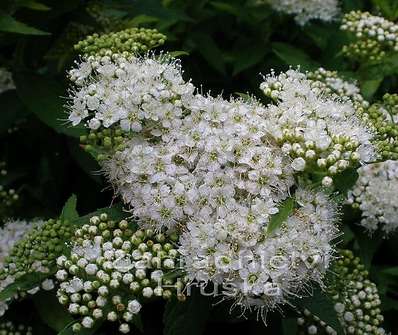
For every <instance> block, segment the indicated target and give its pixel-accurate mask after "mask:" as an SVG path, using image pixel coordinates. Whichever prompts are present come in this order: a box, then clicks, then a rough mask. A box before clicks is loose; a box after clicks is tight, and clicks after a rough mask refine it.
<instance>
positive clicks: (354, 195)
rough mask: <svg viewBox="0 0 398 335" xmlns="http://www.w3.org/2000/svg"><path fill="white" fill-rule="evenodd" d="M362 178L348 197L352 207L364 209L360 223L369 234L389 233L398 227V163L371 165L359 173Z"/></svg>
mask: <svg viewBox="0 0 398 335" xmlns="http://www.w3.org/2000/svg"><path fill="white" fill-rule="evenodd" d="M358 173H359V178H358V181H357V183H356V184H355V185H354V187H353V189H352V191H350V192H349V194H348V200H347V202H348V204H350V205H352V206H353V207H354V208H357V209H360V210H361V212H362V219H361V222H360V224H361V225H362V226H363V227H365V228H366V229H367V230H368V231H369V232H371V233H372V232H374V231H376V230H377V229H378V228H381V229H382V231H383V232H384V233H385V234H389V233H392V232H394V231H395V230H396V229H397V228H398V218H397V212H398V204H397V194H398V161H392V160H388V161H385V162H380V163H374V164H369V165H365V166H363V167H361V168H360V169H359V170H358Z"/></svg>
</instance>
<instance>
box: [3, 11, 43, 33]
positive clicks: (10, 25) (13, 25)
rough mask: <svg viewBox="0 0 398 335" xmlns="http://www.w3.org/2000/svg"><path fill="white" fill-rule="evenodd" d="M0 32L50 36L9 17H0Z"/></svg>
mask: <svg viewBox="0 0 398 335" xmlns="http://www.w3.org/2000/svg"><path fill="white" fill-rule="evenodd" d="M0 31H4V32H7V33H16V34H24V35H50V33H47V32H45V31H42V30H39V29H36V28H34V27H30V26H28V25H27V24H25V23H23V22H19V21H17V20H15V19H14V18H13V17H12V16H10V15H4V14H3V15H0Z"/></svg>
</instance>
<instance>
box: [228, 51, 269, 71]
mask: <svg viewBox="0 0 398 335" xmlns="http://www.w3.org/2000/svg"><path fill="white" fill-rule="evenodd" d="M267 52H268V50H267V48H264V46H257V47H250V46H247V47H246V48H242V49H240V51H239V52H238V54H237V56H236V58H235V60H234V68H233V73H232V74H233V75H234V76H235V75H237V74H238V73H240V72H242V71H244V70H246V69H248V68H250V67H252V66H253V65H256V64H258V63H260V62H261V61H262V60H263V59H264V57H265V55H266V54H267Z"/></svg>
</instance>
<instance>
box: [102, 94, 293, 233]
mask: <svg viewBox="0 0 398 335" xmlns="http://www.w3.org/2000/svg"><path fill="white" fill-rule="evenodd" d="M186 108H187V110H189V111H190V113H189V115H186V116H185V117H184V118H183V119H178V120H176V122H174V124H175V125H174V127H173V128H172V129H170V130H169V132H168V133H166V134H164V135H163V136H162V138H161V141H160V142H158V143H156V142H155V143H151V142H150V141H148V140H145V139H142V138H137V139H134V140H132V141H131V142H130V143H128V144H127V148H126V149H125V150H123V151H120V152H117V153H116V154H115V155H114V156H113V157H112V159H110V160H109V161H107V162H105V164H104V168H105V170H106V171H107V174H108V176H109V179H110V181H111V182H112V184H113V185H114V186H116V187H117V190H118V191H119V193H120V194H121V195H122V197H123V199H124V201H125V203H128V204H131V206H132V208H133V213H134V215H136V216H137V217H139V218H140V219H141V220H142V221H144V222H145V221H146V223H147V224H149V225H152V226H154V227H155V228H156V229H160V228H162V227H167V228H175V227H176V226H177V225H178V224H180V223H182V224H184V223H185V222H186V221H187V220H188V219H190V218H193V219H194V220H195V221H208V222H216V221H217V219H219V218H220V219H224V218H226V217H227V216H234V215H236V216H242V217H245V216H246V217H248V216H254V217H255V220H256V221H258V222H261V223H263V224H264V225H265V224H266V223H267V222H268V218H269V216H270V215H271V214H274V213H276V212H277V204H278V202H279V201H280V200H282V199H284V198H286V197H287V196H288V190H289V188H290V187H291V186H292V185H293V183H294V179H293V172H294V171H293V169H292V167H291V164H290V161H289V160H288V159H287V158H286V157H284V156H283V153H282V152H281V150H280V149H279V148H278V147H274V146H272V145H271V144H269V143H268V142H267V141H266V139H265V136H266V134H267V129H266V122H265V118H264V115H263V114H264V108H263V107H261V106H260V105H257V104H248V103H244V102H243V101H241V100H236V101H225V100H223V99H221V98H211V97H203V96H201V95H196V96H194V97H192V99H191V101H190V102H189V105H188V104H186ZM177 121H179V123H180V125H179V126H177Z"/></svg>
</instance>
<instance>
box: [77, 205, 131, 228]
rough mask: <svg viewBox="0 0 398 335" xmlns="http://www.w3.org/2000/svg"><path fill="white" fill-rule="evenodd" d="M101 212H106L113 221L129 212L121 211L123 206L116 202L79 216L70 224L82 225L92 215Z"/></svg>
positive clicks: (121, 218) (123, 217)
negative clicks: (110, 205)
mask: <svg viewBox="0 0 398 335" xmlns="http://www.w3.org/2000/svg"><path fill="white" fill-rule="evenodd" d="M102 213H105V214H107V215H108V216H109V217H111V218H112V220H114V221H121V220H123V219H125V218H127V217H128V216H130V214H129V213H127V212H125V211H123V206H122V205H121V204H117V205H114V206H112V207H104V208H101V209H98V210H96V211H95V212H92V213H90V214H87V215H84V216H80V217H79V218H77V219H75V220H73V221H71V224H72V225H74V226H82V225H84V224H86V223H87V222H88V221H89V220H90V218H91V217H92V216H96V215H100V214H102Z"/></svg>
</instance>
